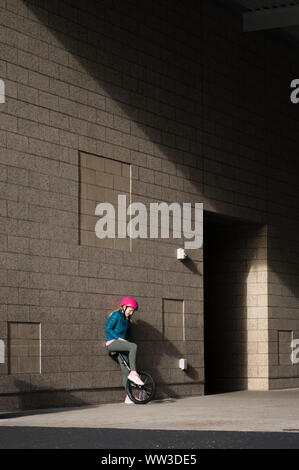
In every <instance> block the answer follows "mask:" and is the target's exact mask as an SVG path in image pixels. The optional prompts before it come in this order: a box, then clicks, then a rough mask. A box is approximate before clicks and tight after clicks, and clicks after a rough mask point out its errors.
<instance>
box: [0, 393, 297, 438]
mask: <svg viewBox="0 0 299 470" xmlns="http://www.w3.org/2000/svg"><path fill="white" fill-rule="evenodd" d="M298 405H299V389H288V390H273V391H258V392H257V391H239V392H232V393H223V394H217V395H207V396H197V397H188V398H182V399H168V400H163V401H153V402H151V403H149V404H147V405H125V404H123V403H113V404H103V405H98V406H89V407H82V408H59V409H49V410H33V411H27V412H11V413H5V412H1V413H0V426H22V427H30V426H34V427H53V428H54V427H55V428H60V427H61V428H102V429H104V428H106V429H107V428H108V429H138V430H190V431H202V430H212V431H257V432H260V431H263V432H273V431H274V432H299V406H298Z"/></svg>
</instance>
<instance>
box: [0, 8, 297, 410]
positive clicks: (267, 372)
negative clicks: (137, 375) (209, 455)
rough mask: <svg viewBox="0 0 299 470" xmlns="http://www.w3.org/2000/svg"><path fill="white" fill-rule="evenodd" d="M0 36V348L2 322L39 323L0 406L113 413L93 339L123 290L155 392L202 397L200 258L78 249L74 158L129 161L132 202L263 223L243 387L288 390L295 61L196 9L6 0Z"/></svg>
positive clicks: (168, 249)
mask: <svg viewBox="0 0 299 470" xmlns="http://www.w3.org/2000/svg"><path fill="white" fill-rule="evenodd" d="M0 29H1V32H0V78H1V79H3V80H4V81H5V85H6V103H5V104H1V105H0V107H1V108H0V194H1V199H0V216H1V218H0V241H1V254H0V257H1V271H0V275H1V290H0V296H1V306H0V315H1V316H0V333H1V335H0V337H1V338H2V339H4V340H5V343H6V346H7V339H8V322H21V323H24V322H32V323H40V324H41V374H30V373H23V374H9V373H8V372H9V371H8V368H7V361H6V363H5V364H0V374H1V379H0V408H2V409H4V408H7V407H11V408H17V407H32V406H47V405H54V404H56V405H57V404H84V403H98V402H104V401H113V400H120V399H122V397H123V390H122V382H121V375H120V373H119V370H118V368H117V366H116V364H114V363H113V362H112V361H111V360H110V359H109V358H108V357H107V353H106V350H105V348H104V346H103V342H104V339H105V333H104V326H105V323H106V321H107V312H109V311H111V310H112V309H113V308H115V307H116V306H117V305H118V302H119V300H120V298H121V297H122V296H124V295H126V294H129V293H131V295H134V296H135V297H136V298H138V300H139V302H140V305H141V308H140V313H138V314H137V315H136V317H135V319H134V335H135V338H136V341H137V342H138V344H139V360H140V362H141V363H142V366H143V367H144V368H148V369H149V370H150V371H152V373H153V374H154V375H155V377H156V379H157V382H159V384H160V385H159V394H160V396H169V395H171V396H176V395H179V396H182V395H192V394H202V393H203V379H204V360H203V338H204V334H203V313H204V305H203V278H202V274H203V272H202V271H203V270H202V266H203V264H202V259H203V258H202V255H203V253H202V250H193V252H192V253H190V256H191V258H192V261H193V263H194V265H195V266H196V268H197V271H198V273H195V272H193V271H190V269H189V268H188V266H185V265H183V264H181V263H179V262H178V261H177V260H176V257H175V250H176V248H177V247H178V246H180V245H179V243H180V241H179V240H173V239H170V240H154V239H147V240H134V241H133V243H132V251H131V252H130V251H122V250H119V249H114V248H106V247H105V248H104V247H100V246H97V247H91V246H83V245H79V244H78V231H79V166H78V164H79V152H86V153H89V154H93V155H98V156H100V157H104V158H109V159H111V160H116V161H119V162H123V163H126V164H130V165H131V178H132V191H131V194H132V200H133V201H140V202H144V203H145V204H148V203H149V202H154V201H166V202H173V201H177V202H193V203H194V202H203V203H204V208H205V209H206V210H210V211H213V212H217V213H220V214H226V215H231V216H234V217H241V218H243V219H246V220H248V221H251V222H260V223H262V224H264V225H267V251H266V253H265V252H264V251H263V253H260V252H258V253H257V257H256V259H257V260H258V259H259V258H262V259H264V258H265V256H267V268H266V274H265V276H266V277H263V274H262V273H260V274H259V276H262V277H263V280H262V282H263V283H266V292H264V291H263V294H262V295H263V296H264V297H263V300H262V302H263V303H262V304H260V303H258V304H257V305H255V304H253V303H251V304H250V305H249V307H248V308H249V309H251V310H250V311H251V315H253V316H254V315H259V313H258V312H261V317H257V318H256V319H257V323H255V324H254V329H255V328H257V330H259V328H260V324H259V320H260V319H261V320H263V319H266V321H267V323H266V324H265V323H263V325H262V326H263V329H265V330H266V336H263V338H259V339H258V340H256V341H255V340H254V337H253V336H252V343H256V347H259V348H260V349H259V350H258V352H259V353H260V354H262V355H263V356H264V355H265V354H266V355H267V358H268V359H269V366H268V365H267V364H266V365H264V364H260V363H259V362H258V360H259V359H258V357H255V358H252V360H253V363H252V364H253V366H257V365H258V364H260V366H262V365H263V366H264V368H263V369H259V370H257V369H255V370H254V371H253V369H252V379H253V380H252V383H253V384H255V385H254V386H256V387H261V388H267V387H271V388H275V387H280V386H298V384H299V371H298V366H294V365H290V364H289V365H287V364H285V363H284V364H281V363H279V351H278V339H277V338H278V331H279V330H281V331H283V330H291V331H299V316H298V300H297V296H298V294H297V293H298V285H297V279H298V263H297V256H296V255H297V253H298V248H297V240H298V222H297V202H298V201H297V199H298V187H297V173H298V161H297V148H298V135H299V134H298V132H297V130H298V119H299V108H298V107H296V106H294V105H292V104H291V103H290V100H289V91H290V90H289V84H290V81H291V80H292V79H293V78H298V74H299V60H298V54H297V49H295V48H294V47H293V46H292V45H290V44H289V43H287V42H283V41H282V40H281V39H280V38H278V37H276V36H275V35H273V34H271V33H254V34H250V33H246V34H243V33H241V31H240V25H239V22H238V19H237V18H236V17H234V16H232V15H231V14H230V12H229V11H226V10H225V9H223V7H221V6H219V5H218V4H217V2H211V1H207V0H201V1H190V2H187V4H186V3H184V4H182V3H181V2H177V1H172V2H169V1H166V0H165V1H161V2H142V3H141V4H140V2H136V1H134V0H128V1H126V2H122V1H116V2H110V1H108V0H101V1H95V0H89V1H88V2H85V3H84V2H81V1H75V0H74V1H71V0H63V1H58V0H57V1H56V0H55V1H53V0H51V1H47V0H46V1H43V2H40V1H38V0H1V1H0ZM265 249H266V248H264V247H262V248H261V250H265ZM263 272H265V270H263ZM260 279H261V277H260ZM257 284H258V283H257ZM262 288H263V289H264V288H265V285H263V287H262ZM257 290H258V286H257V285H256V286H253V290H252V291H251V294H252V295H255V294H256V295H257V296H259V295H260V292H258V293H257ZM163 298H166V299H174V300H175V299H178V300H183V301H184V315H185V322H186V323H185V328H186V332H187V331H188V332H189V333H188V336H187V337H186V340H185V341H184V342H183V343H182V344H177V342H176V341H174V340H173V341H165V339H163V334H162V333H163V331H162V299H163ZM254 307H258V308H259V309H262V310H255V311H254V312H255V313H253V309H254ZM252 325H253V324H252V323H251V329H252ZM265 325H266V326H265ZM249 329H250V328H249ZM259 341H261V342H262V343H266V347H264V348H263V347H262V346H260V345H259V344H257V343H259ZM180 343H181V342H180ZM254 348H255V346H254V345H252V349H251V351H256V349H254ZM7 350H8V348H6V351H7ZM181 354H185V355H186V356H188V362H189V364H190V366H191V367H192V374H191V375H188V372H187V373H186V372H183V371H180V370H179V369H178V367H177V359H178V357H179V355H181ZM255 360H256V362H254V361H255ZM255 379H256V380H255ZM33 391H34V392H35V393H34V394H30V393H29V392H33ZM4 393H5V394H6V396H5V397H4V395H3V394H4ZM1 394H2V395H1ZM7 394H11V395H10V397H9V398H8V396H7Z"/></svg>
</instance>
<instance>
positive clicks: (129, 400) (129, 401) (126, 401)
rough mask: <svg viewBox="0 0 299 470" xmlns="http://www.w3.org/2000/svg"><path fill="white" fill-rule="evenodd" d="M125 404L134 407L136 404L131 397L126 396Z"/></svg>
mask: <svg viewBox="0 0 299 470" xmlns="http://www.w3.org/2000/svg"><path fill="white" fill-rule="evenodd" d="M124 403H126V405H134V402H133V401H132V400H131V398H130V397H129V395H127V396H126V399H125V401H124Z"/></svg>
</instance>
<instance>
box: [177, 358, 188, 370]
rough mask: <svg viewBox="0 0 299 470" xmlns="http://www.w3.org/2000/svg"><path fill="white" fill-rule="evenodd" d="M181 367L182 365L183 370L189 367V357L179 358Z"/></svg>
mask: <svg viewBox="0 0 299 470" xmlns="http://www.w3.org/2000/svg"><path fill="white" fill-rule="evenodd" d="M179 367H180V369H182V370H186V369H187V367H188V364H187V359H180V360H179Z"/></svg>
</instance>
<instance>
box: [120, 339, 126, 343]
mask: <svg viewBox="0 0 299 470" xmlns="http://www.w3.org/2000/svg"><path fill="white" fill-rule="evenodd" d="M118 339H119V340H120V341H124V342H125V343H126V342H127V341H126V340H125V339H123V338H118Z"/></svg>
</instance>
